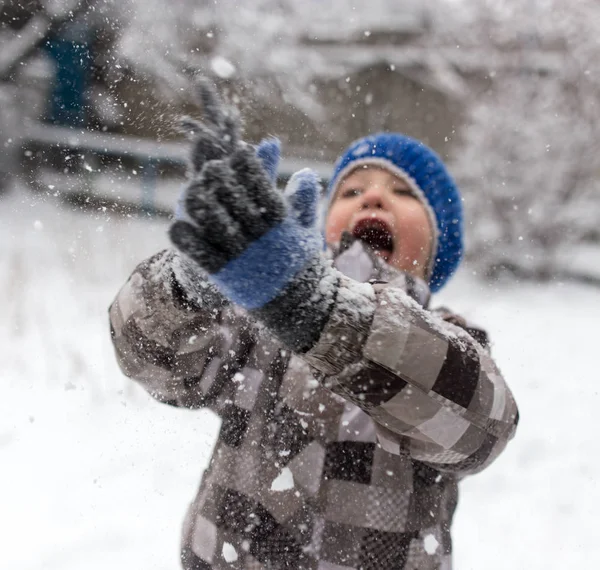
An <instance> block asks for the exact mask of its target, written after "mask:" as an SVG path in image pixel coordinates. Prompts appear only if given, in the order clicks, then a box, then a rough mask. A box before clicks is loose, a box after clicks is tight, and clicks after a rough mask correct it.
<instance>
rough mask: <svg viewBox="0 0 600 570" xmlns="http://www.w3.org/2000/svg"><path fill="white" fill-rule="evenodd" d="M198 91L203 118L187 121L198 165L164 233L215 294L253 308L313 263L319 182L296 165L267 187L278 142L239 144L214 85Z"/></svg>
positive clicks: (317, 253) (318, 245)
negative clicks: (280, 186) (282, 184)
mask: <svg viewBox="0 0 600 570" xmlns="http://www.w3.org/2000/svg"><path fill="white" fill-rule="evenodd" d="M202 89H203V97H204V100H206V101H207V104H205V109H207V110H209V117H208V123H207V124H199V123H193V125H194V128H195V131H194V137H195V138H194V144H195V150H194V160H195V163H194V164H196V165H197V166H199V167H200V170H199V172H198V173H197V175H196V176H195V177H194V178H193V179H192V180H191V181H190V183H189V184H188V186H187V188H186V190H185V193H184V198H183V201H182V206H183V210H184V215H183V216H181V217H180V219H179V220H177V221H176V222H175V223H174V224H173V225H172V226H171V229H170V232H169V235H170V238H171V241H172V242H173V244H174V246H175V247H176V248H177V249H178V250H179V251H180V252H181V253H183V254H184V255H185V256H187V257H188V258H189V259H191V260H193V261H194V262H195V263H196V264H197V265H198V266H199V267H200V268H202V269H203V270H204V271H205V272H206V273H207V274H208V278H209V280H210V281H211V282H212V283H214V284H215V285H216V286H217V288H218V289H219V290H220V291H221V293H223V294H224V295H225V296H226V297H228V298H229V299H230V300H231V301H233V302H235V303H236V304H238V305H240V306H243V307H245V308H246V309H249V310H259V309H261V308H262V307H264V306H266V305H267V304H269V303H271V302H273V301H274V300H275V299H277V298H278V297H279V296H280V295H281V294H282V293H283V292H284V290H286V288H288V287H289V286H290V284H291V283H292V282H293V281H294V279H295V278H296V277H297V276H298V275H300V274H301V273H302V271H303V270H304V269H306V268H307V267H309V266H314V265H315V264H317V265H318V264H319V262H320V257H321V250H322V243H323V242H322V237H321V235H320V232H319V231H318V229H317V228H316V227H315V222H316V217H317V214H316V211H317V204H318V198H319V194H320V185H319V181H318V178H317V176H316V174H315V173H313V172H312V171H310V170H307V169H305V170H302V171H300V172H298V173H296V174H295V175H294V176H293V177H292V178H291V179H290V182H289V183H288V185H287V187H286V190H285V191H284V193H283V194H282V193H281V192H280V191H279V190H277V188H276V185H275V181H276V176H277V167H278V163H279V156H280V148H279V142H278V141H277V140H276V139H268V140H266V141H263V143H261V144H260V145H259V147H258V148H257V149H256V150H255V149H253V148H251V147H250V146H248V145H246V144H245V143H243V142H241V141H240V140H239V135H238V133H239V122H238V119H237V118H234V119H232V117H235V115H234V114H232V113H231V112H228V111H224V110H222V109H221V106H220V102H219V100H218V97H217V96H216V94H215V93H214V91H210V90H208V91H207V88H206V86H203V87H202ZM191 124H192V123H190V125H191ZM223 137H225V138H226V140H225V141H222V139H223ZM200 165H201V166H200ZM308 294H309V293H308V292H307V295H308Z"/></svg>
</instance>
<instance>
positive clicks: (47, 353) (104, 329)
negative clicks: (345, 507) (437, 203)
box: [0, 191, 600, 570]
mask: <svg viewBox="0 0 600 570" xmlns="http://www.w3.org/2000/svg"><path fill="white" fill-rule="evenodd" d="M165 230H166V224H165V223H164V222H158V221H156V220H148V219H135V218H130V219H122V218H116V217H111V216H110V215H109V214H108V213H106V212H98V213H96V214H92V213H89V212H87V213H75V212H71V211H68V210H66V209H60V208H58V207H57V206H56V203H55V202H54V201H53V200H51V199H49V198H46V199H43V200H41V199H39V198H38V199H35V198H34V197H32V196H31V195H30V194H28V193H25V192H24V191H20V192H14V193H13V194H11V195H10V196H8V197H5V198H0V244H1V245H0V299H1V301H0V306H1V307H2V308H1V310H0V352H1V356H2V358H1V360H0V362H1V363H2V369H1V373H2V384H1V386H2V398H0V537H1V539H0V544H1V545H2V546H1V547H0V568H2V569H4V568H7V569H8V568H10V569H11V570H42V569H43V570H81V569H82V568H85V569H86V570H96V569H98V570H100V569H102V570H105V569H106V568H111V569H114V570H132V569H133V570H137V569H139V570H142V569H144V570H166V569H176V568H178V542H179V528H180V524H181V519H182V517H183V515H184V511H185V508H186V506H187V504H188V502H189V501H190V500H191V499H192V496H193V494H194V492H195V489H196V487H197V484H198V481H199V476H200V473H201V471H202V469H203V467H204V466H205V465H206V463H207V460H208V457H209V455H210V450H211V446H212V444H213V441H214V438H215V435H216V432H217V429H218V422H217V421H216V419H215V418H213V417H212V416H211V415H210V414H209V413H208V412H205V411H194V412H191V411H188V410H176V409H172V408H169V407H167V406H163V405H161V404H158V403H156V402H154V401H152V400H151V399H150V398H149V397H148V396H146V394H145V393H143V392H142V391H141V390H140V389H138V388H137V387H135V386H134V385H133V383H132V382H130V381H129V380H126V379H124V378H123V377H122V376H121V374H120V372H119V370H118V368H117V365H116V363H115V360H114V358H113V354H112V347H111V343H110V338H109V334H108V320H107V307H108V305H109V303H110V302H111V300H112V298H113V297H114V295H115V294H116V292H117V290H118V288H119V287H120V285H121V284H122V283H123V282H124V280H125V279H126V278H127V276H128V274H129V273H130V271H131V270H132V269H133V267H134V266H135V264H136V262H137V261H140V260H141V259H142V258H144V257H145V256H147V255H149V254H151V253H153V252H155V251H157V250H158V249H159V248H161V247H163V246H165V245H166V237H165ZM439 301H440V302H443V303H444V304H447V305H449V306H452V307H453V308H454V309H455V310H458V311H460V312H462V313H463V314H464V315H466V316H467V317H468V318H470V319H471V320H474V321H476V322H479V323H481V324H483V325H484V326H486V327H487V328H488V330H489V331H490V333H491V335H492V338H493V340H494V341H495V345H494V353H495V355H496V357H497V360H498V362H499V364H500V366H501V368H502V370H503V372H504V374H505V376H506V377H507V378H508V380H509V383H510V385H511V387H512V388H513V391H514V392H515V394H516V397H517V400H518V403H519V405H520V409H521V417H522V419H521V425H520V428H519V430H518V432H517V437H516V439H515V440H514V441H513V442H512V443H511V444H510V445H509V447H508V448H507V451H506V452H505V454H504V455H503V456H502V457H501V458H500V459H499V460H498V461H497V462H496V463H495V464H494V465H493V466H492V467H490V468H489V469H488V470H487V471H485V472H484V473H482V474H480V475H478V476H476V477H473V478H471V479H468V480H466V481H465V482H464V483H463V485H462V487H463V492H462V496H461V500H460V504H459V509H458V514H457V517H456V523H455V527H454V537H455V566H456V568H457V569H458V570H479V569H481V568H485V569H486V570H506V569H511V570H517V569H521V568H522V569H527V570H552V569H556V570H564V569H565V568H598V567H600V541H598V539H597V528H598V520H597V516H596V513H597V511H598V509H599V508H600V488H599V484H598V481H600V459H598V456H597V450H598V448H599V445H598V440H597V438H598V437H599V435H598V434H600V418H599V414H598V410H600V395H599V390H600V388H599V386H598V382H599V379H600V376H599V374H598V364H597V359H598V356H597V355H598V353H597V352H596V350H597V349H596V340H595V339H596V337H595V334H596V329H597V327H598V323H600V291H598V290H594V289H591V288H586V287H579V286H576V285H572V284H570V285H560V284H553V285H548V286H536V285H532V284H526V285H503V286H502V287H500V288H497V289H496V288H494V287H485V286H482V285H481V283H479V282H477V281H475V280H474V279H473V278H472V277H471V276H470V275H468V272H466V271H464V272H463V273H462V274H461V275H459V276H457V278H456V279H455V281H454V283H453V284H452V285H451V286H449V287H448V289H447V290H446V291H445V292H444V293H443V294H442V295H440V299H439ZM382 570H383V569H382Z"/></svg>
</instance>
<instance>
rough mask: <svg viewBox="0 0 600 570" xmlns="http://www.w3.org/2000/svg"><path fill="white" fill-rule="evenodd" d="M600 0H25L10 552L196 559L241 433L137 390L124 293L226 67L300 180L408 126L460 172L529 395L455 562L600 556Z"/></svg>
mask: <svg viewBox="0 0 600 570" xmlns="http://www.w3.org/2000/svg"><path fill="white" fill-rule="evenodd" d="M598 37H600V3H598V2H596V1H592V0H577V2H576V3H574V2H568V1H567V0H530V1H529V2H527V3H523V2H518V1H517V0H496V1H491V0H420V1H418V0H372V1H371V2H368V3H366V2H365V3H362V2H353V1H351V0H330V1H329V2H322V1H321V0H302V1H294V0H245V1H241V0H216V1H215V0H178V1H177V2H167V1H166V0H119V1H110V0H0V307H1V310H0V355H1V360H0V362H2V368H1V369H0V374H1V377H2V378H3V381H2V387H3V389H4V390H3V397H2V398H0V465H1V466H2V468H1V469H0V505H2V506H1V507H0V535H1V536H2V537H3V538H2V544H3V546H2V548H1V549H0V567H2V568H4V567H6V568H11V569H23V570H25V569H27V570H30V569H36V570H37V569H51V570H55V569H61V570H62V569H71V568H73V569H76V568H77V569H80V568H82V567H83V566H84V565H85V567H86V568H88V569H95V568H105V567H107V565H108V566H110V567H112V568H115V569H117V570H118V569H121V568H122V569H125V568H127V569H130V568H145V569H156V570H158V569H166V568H177V567H178V541H179V529H180V525H181V520H182V518H183V514H184V512H185V508H186V506H187V503H188V502H189V501H190V500H191V499H192V497H193V494H194V493H195V490H196V488H197V485H198V481H199V478H200V473H201V471H202V469H203V468H204V467H205V466H206V464H207V461H208V458H209V456H210V451H211V447H212V445H213V442H214V438H215V437H216V433H217V431H218V421H217V420H216V419H215V418H213V417H212V416H211V415H210V414H209V413H208V412H204V411H194V412H190V411H185V410H174V409H169V408H167V407H166V406H162V405H161V404H158V403H156V402H154V401H152V400H151V399H150V398H149V396H147V395H146V394H145V393H143V392H142V391H141V390H140V389H139V388H137V387H136V386H135V385H134V384H133V383H132V382H131V381H129V380H127V379H125V378H124V377H123V376H122V375H121V373H120V371H119V370H118V367H117V365H116V362H115V360H114V357H113V354H112V346H111V343H110V338H109V331H108V317H107V308H108V305H109V304H110V302H111V301H112V299H113V298H114V296H115V295H116V293H117V291H118V289H119V287H120V286H121V285H122V284H123V283H124V282H125V280H126V279H127V277H128V275H129V274H130V272H131V271H132V270H133V268H134V267H135V265H136V264H137V263H138V262H140V261H141V260H143V259H144V257H146V256H149V255H151V254H152V253H154V252H156V251H158V250H159V249H161V248H164V247H167V245H168V243H167V239H166V229H167V227H168V224H169V220H170V217H171V214H172V211H173V208H174V204H175V201H176V199H177V195H178V193H179V190H180V188H181V186H182V184H183V183H184V181H185V166H186V153H187V145H186V142H185V140H183V139H182V138H181V135H180V134H179V133H178V131H177V129H176V128H175V126H174V125H175V122H176V120H177V119H178V117H180V116H181V115H182V114H189V115H192V116H195V117H201V109H199V108H198V107H197V106H196V105H195V97H194V77H195V76H197V75H198V74H202V75H205V76H208V77H210V78H211V79H213V80H214V81H215V82H216V83H217V85H218V86H219V90H220V91H221V92H222V93H223V95H224V97H225V98H226V99H227V100H228V101H229V102H231V103H233V104H235V105H236V106H238V107H239V108H240V110H241V112H242V115H243V117H244V120H245V138H246V140H249V141H251V142H257V141H258V140H260V138H262V137H264V136H266V135H277V136H278V137H280V138H281V139H282V142H283V154H284V157H285V160H284V162H283V166H282V172H281V177H282V178H287V177H288V176H289V175H290V174H291V173H292V172H293V171H294V170H296V169H298V168H301V167H304V166H311V167H313V168H315V169H316V170H317V171H318V172H319V173H320V174H321V176H322V177H323V179H324V180H326V179H327V177H328V175H329V174H330V172H331V170H332V166H333V161H334V160H335V158H336V156H337V155H338V154H339V152H340V151H341V150H343V149H344V148H345V147H346V146H347V145H348V144H349V143H350V142H351V141H352V140H353V139H355V138H357V137H359V136H362V135H365V134H367V133H369V132H376V131H380V130H393V131H400V132H404V133H406V134H408V135H411V136H414V137H417V138H419V139H422V140H423V141H424V142H426V143H427V144H429V145H430V146H432V147H433V148H434V149H435V150H436V151H437V152H438V153H439V154H440V155H441V156H442V157H443V158H444V159H445V160H446V161H447V163H448V164H449V166H450V170H451V171H452V173H453V174H454V176H455V177H456V178H457V179H458V181H459V185H460V187H461V189H462V192H463V195H464V202H465V208H466V236H467V256H466V263H465V264H464V265H463V267H462V269H461V270H460V271H459V273H458V274H457V276H456V277H455V278H454V280H453V282H452V283H451V284H450V285H449V286H448V287H447V288H446V289H445V290H444V291H443V292H442V293H441V294H440V295H439V296H438V297H439V299H434V304H446V305H448V306H450V307H452V309H453V310H455V311H456V312H459V313H461V314H463V315H464V316H466V317H467V318H468V319H470V320H473V321H474V322H476V323H478V324H480V325H482V326H483V327H485V328H487V329H488V331H489V332H490V336H491V338H492V341H494V346H493V351H494V354H495V356H496V358H497V361H498V364H499V366H500V368H501V369H502V371H503V372H504V374H505V376H506V378H507V379H508V382H509V384H510V386H511V388H512V389H513V391H514V393H515V395H516V397H517V401H518V403H519V405H520V408H521V417H522V419H521V425H520V428H519V430H518V432H517V436H516V438H515V440H514V441H513V442H512V443H511V444H510V445H509V447H508V448H507V451H506V452H505V453H504V454H503V456H502V457H501V458H500V459H499V460H498V461H497V462H496V463H495V464H494V465H493V466H491V467H490V468H489V469H488V470H487V471H485V472H484V473H483V474H481V475H478V476H476V477H474V478H472V479H468V480H466V481H464V483H463V484H462V486H463V494H462V497H461V501H460V505H459V509H458V514H457V516H456V519H455V521H456V522H455V525H454V538H455V567H456V568H457V569H458V570H469V569H479V568H486V569H488V570H496V569H498V570H500V569H502V570H504V569H505V568H513V569H519V568H527V569H528V570H531V569H533V570H536V569H540V570H541V569H544V570H548V569H554V568H556V569H561V570H562V569H563V568H566V567H579V568H588V567H589V568H594V567H597V566H598V565H600V543H598V540H597V538H596V533H595V529H596V528H597V524H598V520H597V518H598V515H597V512H598V507H600V489H599V481H600V461H599V460H598V459H597V456H596V455H595V452H596V450H597V448H598V441H597V439H596V434H598V433H600V420H598V418H597V415H598V414H597V410H598V408H599V407H600V395H599V390H598V385H597V379H598V365H597V362H596V359H595V353H594V349H593V347H594V346H595V340H596V336H595V334H596V327H597V326H598V323H599V322H600V186H599V183H600V152H599V146H598V141H599V140H600V108H599V105H600V103H599V101H600V42H598Z"/></svg>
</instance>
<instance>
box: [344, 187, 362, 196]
mask: <svg viewBox="0 0 600 570" xmlns="http://www.w3.org/2000/svg"><path fill="white" fill-rule="evenodd" d="M360 192H361V190H360V188H346V189H345V190H342V198H354V197H355V196H358V195H360Z"/></svg>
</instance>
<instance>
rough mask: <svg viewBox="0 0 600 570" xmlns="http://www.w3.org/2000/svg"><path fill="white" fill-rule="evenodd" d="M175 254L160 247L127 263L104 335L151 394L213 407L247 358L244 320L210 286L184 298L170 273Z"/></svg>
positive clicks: (249, 337) (223, 399)
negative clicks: (130, 264) (126, 276)
mask: <svg viewBox="0 0 600 570" xmlns="http://www.w3.org/2000/svg"><path fill="white" fill-rule="evenodd" d="M180 263H181V260H180V259H179V258H178V256H177V255H176V254H175V253H174V252H173V251H171V250H165V251H162V252H160V253H158V254H156V255H154V256H153V257H151V258H149V259H148V260H146V261H144V262H143V263H141V264H140V265H138V267H137V268H136V269H135V270H134V272H133V273H132V275H131V276H130V278H129V279H128V281H127V282H126V283H125V285H124V286H123V287H122V288H121V290H120V291H119V293H118V295H117V297H116V299H115V300H114V302H113V303H112V305H111V306H110V308H109V318H110V329H111V337H112V342H113V345H114V349H115V353H116V357H117V361H118V363H119V366H120V367H121V370H122V371H123V373H124V374H125V375H126V376H128V377H130V378H133V379H134V380H136V381H137V382H139V383H140V384H141V385H142V386H143V387H144V388H145V389H146V390H147V391H148V392H149V393H150V394H151V395H152V396H153V397H154V398H156V399H157V400H159V401H161V402H164V403H167V404H170V405H173V406H179V407H186V408H199V407H209V408H211V409H213V410H214V411H216V412H217V413H220V412H221V411H222V408H223V406H224V405H226V403H227V402H228V397H230V396H231V394H230V392H232V390H235V387H233V386H232V381H231V379H232V378H233V377H234V375H235V372H236V370H240V369H241V368H242V367H243V366H244V364H245V361H246V360H247V358H248V354H249V351H250V348H251V345H252V343H253V331H252V327H251V326H250V325H248V326H240V325H239V319H240V318H241V317H236V319H237V320H236V321H235V324H237V326H234V321H233V319H232V311H233V309H232V307H230V306H227V303H226V302H225V301H224V299H223V298H222V297H221V296H220V295H219V294H218V293H216V292H215V291H214V290H213V289H211V288H210V286H208V285H206V288H205V289H204V293H203V294H202V293H201V292H202V287H199V288H198V290H199V291H200V293H199V294H198V295H196V296H194V299H193V300H192V299H190V298H189V297H188V296H187V295H186V294H185V293H184V291H183V289H182V288H181V286H180V285H179V283H180V280H179V279H178V278H176V274H177V273H178V270H179V269H180V265H179V264H180Z"/></svg>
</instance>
